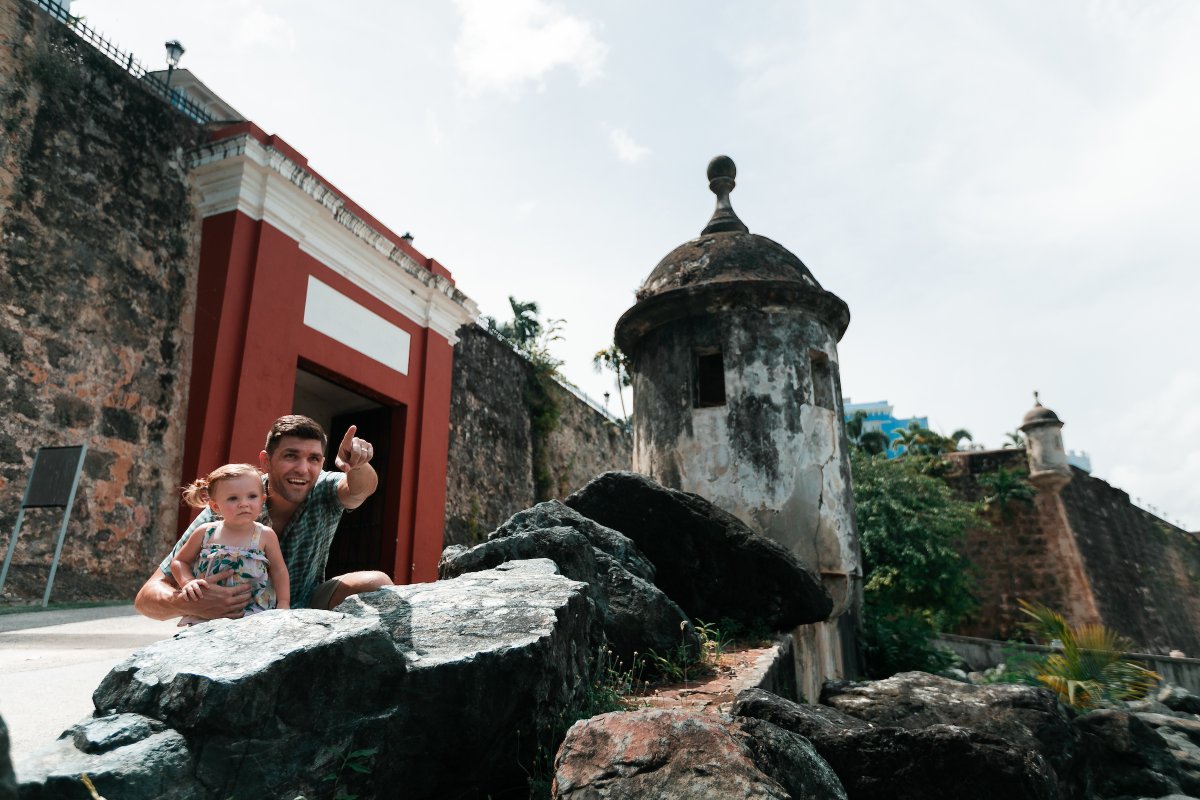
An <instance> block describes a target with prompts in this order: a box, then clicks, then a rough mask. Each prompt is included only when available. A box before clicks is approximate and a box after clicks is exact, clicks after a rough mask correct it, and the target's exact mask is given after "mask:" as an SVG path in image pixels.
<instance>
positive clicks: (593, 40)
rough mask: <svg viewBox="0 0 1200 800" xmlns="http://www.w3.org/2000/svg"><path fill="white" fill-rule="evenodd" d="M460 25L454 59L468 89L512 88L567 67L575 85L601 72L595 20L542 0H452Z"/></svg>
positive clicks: (602, 52)
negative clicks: (575, 78)
mask: <svg viewBox="0 0 1200 800" xmlns="http://www.w3.org/2000/svg"><path fill="white" fill-rule="evenodd" d="M455 5H456V6H457V8H458V13H459V15H460V16H461V17H462V29H461V31H460V32H459V37H458V41H457V42H455V44H454V60H455V64H456V66H457V67H458V71H459V74H460V75H461V76H462V79H463V81H464V84H465V88H466V90H467V91H468V92H469V93H471V94H480V93H482V92H486V91H498V92H502V93H506V94H515V93H517V92H518V91H519V90H520V89H521V88H522V87H524V85H525V84H527V83H529V82H534V83H537V84H539V85H540V84H541V82H542V80H543V79H544V77H545V76H546V74H547V73H548V72H550V71H551V70H553V69H554V68H556V67H568V68H570V69H573V70H574V71H575V72H576V74H577V75H578V76H579V82H580V84H581V85H582V84H584V83H587V82H588V81H590V80H593V79H595V78H598V77H600V76H601V75H602V74H603V67H604V59H605V58H606V56H607V55H608V46H607V45H606V44H605V43H604V42H602V41H601V40H600V39H599V38H598V37H597V35H596V32H595V27H596V26H595V25H594V24H593V23H591V22H589V21H587V20H584V19H582V18H580V17H576V16H572V15H571V14H568V13H566V12H565V11H563V10H562V9H560V8H559V7H557V6H555V5H552V4H551V3H549V2H546V0H507V1H506V2H496V1H495V0H456V2H455Z"/></svg>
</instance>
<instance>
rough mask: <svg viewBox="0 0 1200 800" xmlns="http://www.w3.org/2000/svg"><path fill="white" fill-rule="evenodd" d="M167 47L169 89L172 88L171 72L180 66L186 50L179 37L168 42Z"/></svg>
mask: <svg viewBox="0 0 1200 800" xmlns="http://www.w3.org/2000/svg"><path fill="white" fill-rule="evenodd" d="M165 47H166V48H167V88H168V89H169V88H171V73H173V72H174V71H175V68H176V67H177V66H179V59H181V58H183V52H184V50H183V45H181V44H180V43H179V40H178V39H172V40H171V41H169V42H167V43H166V45H165Z"/></svg>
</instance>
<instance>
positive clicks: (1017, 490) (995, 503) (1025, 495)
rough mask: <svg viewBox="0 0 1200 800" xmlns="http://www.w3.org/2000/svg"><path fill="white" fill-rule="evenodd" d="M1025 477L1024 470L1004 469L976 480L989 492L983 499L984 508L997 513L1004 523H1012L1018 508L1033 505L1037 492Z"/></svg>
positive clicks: (985, 474)
mask: <svg viewBox="0 0 1200 800" xmlns="http://www.w3.org/2000/svg"><path fill="white" fill-rule="evenodd" d="M1025 477H1026V473H1025V471H1024V470H1019V469H1005V468H1004V467H998V468H997V469H996V471H995V472H985V473H983V474H982V475H980V476H979V477H978V478H977V479H976V480H977V481H978V483H979V485H980V486H982V487H983V488H984V490H985V491H986V492H987V494H986V495H985V496H984V498H983V506H984V508H986V509H987V510H989V511H995V512H997V513H998V514H999V515H1000V519H1001V520H1003V521H1004V522H1011V521H1012V519H1013V517H1014V516H1016V510H1017V508H1018V507H1020V506H1031V505H1033V498H1034V496H1035V495H1036V492H1034V489H1033V487H1032V486H1030V485H1029V482H1028V481H1027V480H1025Z"/></svg>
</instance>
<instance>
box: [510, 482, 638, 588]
mask: <svg viewBox="0 0 1200 800" xmlns="http://www.w3.org/2000/svg"><path fill="white" fill-rule="evenodd" d="M558 527H565V528H572V529H574V530H576V531H579V533H581V534H583V535H584V536H585V537H586V538H587V540H588V541H589V542H590V543H591V545H592V547H594V548H596V549H597V550H599V551H601V552H603V553H607V554H608V555H609V556H611V557H612V558H614V559H616V560H617V562H618V563H619V564H620V565H621V566H622V567H624V568H625V570H626V571H627V572H629V573H630V574H633V575H636V576H637V577H639V578H642V579H643V580H647V581H650V582H651V583H653V582H654V564H652V563H650V559H648V558H646V556H645V554H643V553H642V551H641V550H639V549H638V546H637V545H636V544H634V542H633V540H632V539H630V538H629V537H628V536H626V535H625V534H623V533H620V532H619V531H615V530H613V529H612V528H606V527H604V526H603V525H601V524H600V523H598V522H596V521H595V520H593V519H588V518H587V517H585V516H584V515H583V514H580V513H579V512H578V511H576V510H575V509H573V508H571V507H570V506H567V505H564V504H563V503H562V502H560V501H558V500H547V501H546V502H544V503H538V504H537V505H536V506H534V507H533V508H527V509H525V510H524V511H518V512H517V513H516V514H513V515H512V516H511V517H509V518H508V520H507V521H506V522H505V523H504V524H503V525H501V526H500V527H499V528H497V529H496V530H494V531H492V532H491V533H489V534H488V537H487V538H488V539H489V540H490V539H502V538H504V537H505V536H512V535H513V534H515V533H521V532H522V531H536V530H541V529H543V528H558Z"/></svg>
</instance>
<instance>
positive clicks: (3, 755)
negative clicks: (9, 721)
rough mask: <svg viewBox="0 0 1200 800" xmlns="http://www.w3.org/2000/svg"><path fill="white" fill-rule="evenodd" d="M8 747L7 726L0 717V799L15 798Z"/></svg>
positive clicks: (11, 799) (12, 799)
mask: <svg viewBox="0 0 1200 800" xmlns="http://www.w3.org/2000/svg"><path fill="white" fill-rule="evenodd" d="M8 749H9V744H8V726H7V725H5V724H4V718H3V717H0V800H17V778H16V775H14V774H13V766H12V760H11V759H10V758H9V754H8Z"/></svg>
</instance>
